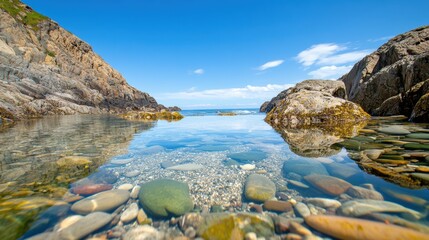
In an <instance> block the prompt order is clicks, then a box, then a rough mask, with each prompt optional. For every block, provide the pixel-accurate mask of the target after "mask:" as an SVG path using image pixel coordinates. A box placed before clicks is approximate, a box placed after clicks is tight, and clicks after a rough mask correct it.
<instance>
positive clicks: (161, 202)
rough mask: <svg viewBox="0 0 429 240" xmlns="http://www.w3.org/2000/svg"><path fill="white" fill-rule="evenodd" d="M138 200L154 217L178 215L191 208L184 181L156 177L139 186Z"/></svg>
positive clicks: (187, 188) (187, 189) (190, 200)
mask: <svg viewBox="0 0 429 240" xmlns="http://www.w3.org/2000/svg"><path fill="white" fill-rule="evenodd" d="M140 187H141V188H140V193H139V201H140V203H141V205H142V206H143V208H144V210H145V211H147V212H148V213H150V214H152V215H154V216H156V217H168V216H169V215H174V216H180V215H183V214H185V213H186V212H189V211H190V210H192V208H193V203H192V199H191V197H190V195H189V187H188V185H187V184H186V183H183V182H178V181H174V180H170V179H157V180H154V181H151V182H148V183H144V184H142V185H141V186H140Z"/></svg>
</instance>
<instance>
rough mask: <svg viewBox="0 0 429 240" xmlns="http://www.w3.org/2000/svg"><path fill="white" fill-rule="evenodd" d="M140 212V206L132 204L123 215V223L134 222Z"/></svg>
mask: <svg viewBox="0 0 429 240" xmlns="http://www.w3.org/2000/svg"><path fill="white" fill-rule="evenodd" d="M138 212H139V206H138V205H137V203H131V205H130V206H129V207H128V208H127V209H125V211H124V212H123V213H122V214H121V221H122V222H124V223H128V222H131V221H133V220H134V219H136V218H137V214H138Z"/></svg>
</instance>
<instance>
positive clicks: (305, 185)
mask: <svg viewBox="0 0 429 240" xmlns="http://www.w3.org/2000/svg"><path fill="white" fill-rule="evenodd" d="M287 182H288V183H290V184H291V185H293V186H295V187H300V188H310V187H309V186H308V185H307V184H304V183H302V182H300V181H295V180H288V181H287Z"/></svg>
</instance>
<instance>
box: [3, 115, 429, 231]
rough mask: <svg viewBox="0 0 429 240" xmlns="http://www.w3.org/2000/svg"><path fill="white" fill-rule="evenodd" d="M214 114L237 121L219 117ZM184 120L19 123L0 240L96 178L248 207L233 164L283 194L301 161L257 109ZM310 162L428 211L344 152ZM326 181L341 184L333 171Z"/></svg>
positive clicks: (10, 150)
mask: <svg viewBox="0 0 429 240" xmlns="http://www.w3.org/2000/svg"><path fill="white" fill-rule="evenodd" d="M219 111H221V112H235V113H236V114H237V115H236V116H217V113H218V112H219ZM182 113H183V115H185V118H184V119H182V120H181V121H177V122H166V121H158V122H156V123H148V122H131V121H124V120H121V119H117V118H115V117H112V116H56V117H48V118H45V119H40V120H34V121H29V122H22V123H18V124H17V125H16V126H14V127H13V128H10V129H7V130H5V131H3V132H1V133H0V162H1V175H0V179H1V182H0V184H1V185H0V186H1V188H0V196H1V199H0V226H1V228H2V229H0V230H1V231H0V232H1V233H0V234H1V236H0V237H1V239H14V238H17V237H18V236H20V235H21V234H23V233H24V232H25V231H27V230H28V228H29V227H30V226H31V223H32V222H33V221H34V220H35V219H36V218H37V216H39V215H40V214H42V213H43V211H44V210H45V209H47V208H48V207H49V206H51V205H53V204H54V203H55V201H60V200H61V199H62V195H63V194H64V193H65V192H66V191H67V190H68V188H69V187H70V184H72V183H73V182H76V181H78V180H79V179H81V178H85V177H87V176H88V175H90V174H91V173H92V172H95V171H99V170H106V171H112V172H114V173H115V174H117V175H118V176H119V179H118V181H117V182H116V183H115V186H118V185H120V184H123V183H132V184H140V183H143V182H146V181H149V180H152V179H157V178H161V177H165V178H172V179H176V180H180V181H184V182H186V183H188V185H189V186H190V189H191V194H192V197H193V199H194V202H195V203H196V204H197V205H198V207H199V208H204V207H210V206H213V205H222V206H225V207H227V206H228V205H234V204H237V203H239V202H241V201H243V202H246V200H245V199H241V197H242V191H243V190H242V186H243V184H244V181H245V179H246V176H247V175H248V173H249V172H246V171H244V170H242V169H240V168H239V167H238V166H236V164H238V165H242V164H247V163H248V164H254V165H255V167H256V168H255V170H252V171H251V172H252V173H253V172H260V173H263V174H265V175H267V176H269V177H270V179H272V180H273V181H274V182H275V183H276V185H277V187H278V188H281V187H284V186H286V179H285V177H284V173H282V166H283V163H284V161H288V160H293V159H303V158H305V157H302V156H299V155H297V154H295V153H294V152H293V151H291V150H290V148H289V145H288V143H287V142H285V140H284V139H283V138H282V137H281V136H280V134H279V133H277V132H276V131H275V130H273V128H272V127H271V126H269V125H268V124H267V123H265V122H264V120H263V119H264V117H265V115H264V114H260V113H258V111H257V109H246V110H192V111H191V110H188V111H183V112H182ZM306 140H308V139H306ZM310 141H311V139H310ZM246 152H248V153H250V155H249V156H248V158H247V159H250V160H246V157H244V158H242V159H240V158H234V156H236V155H234V154H240V153H246ZM64 156H82V157H85V158H88V159H90V160H91V162H92V163H91V164H89V166H86V167H83V168H78V169H74V172H70V171H69V170H67V171H66V172H64V171H63V170H62V169H61V168H60V167H58V164H56V162H57V160H58V159H60V158H62V157H64ZM251 156H253V157H251ZM128 158H132V159H133V161H132V162H131V163H128V164H126V165H114V164H110V163H109V162H110V161H111V160H116V159H128ZM233 158H234V159H233ZM307 159H311V160H312V161H318V162H321V163H322V164H324V165H326V166H327V165H329V164H331V165H339V166H346V167H347V168H348V169H352V170H354V171H355V172H356V174H353V176H351V177H348V178H345V180H347V181H348V182H350V183H351V184H353V185H361V184H365V183H371V184H373V185H374V187H375V189H376V190H377V191H379V192H381V193H382V194H383V196H384V197H385V200H387V201H392V202H396V203H399V204H401V205H403V206H405V207H408V208H411V209H414V210H417V211H420V212H423V211H426V210H425V208H426V207H427V206H421V205H418V204H415V203H412V201H411V202H410V201H404V200H401V199H399V198H397V197H394V196H392V194H389V193H388V192H390V191H394V192H397V193H401V194H404V195H408V196H412V197H418V198H421V199H425V200H426V201H429V190H428V189H427V188H421V189H408V188H404V187H401V186H399V185H396V184H394V183H390V182H387V181H385V180H383V179H382V178H380V177H377V176H375V175H371V174H367V173H366V172H364V171H362V170H361V169H360V168H359V166H358V165H357V164H356V162H355V161H354V160H352V159H350V157H349V156H348V152H347V151H346V150H345V149H342V150H338V151H336V153H335V154H334V155H331V156H324V157H315V158H307ZM161 163H163V164H165V163H170V164H171V163H172V164H183V163H192V164H197V165H200V166H202V168H201V169H199V170H195V171H173V170H168V169H165V168H163V166H162V164H161ZM164 167H165V166H164ZM328 169H330V168H328ZM130 171H139V174H138V175H136V176H133V177H125V176H124V175H125V174H126V173H127V172H130ZM330 174H331V175H332V176H336V177H340V178H344V177H343V176H341V174H339V173H338V172H335V171H331V172H330ZM289 188H290V189H292V190H294V191H295V194H296V196H303V197H329V196H326V195H324V194H322V193H320V192H319V191H316V190H315V189H313V188H310V189H307V190H304V189H301V188H294V187H293V186H291V185H290V184H289ZM17 193H18V194H17ZM329 198H332V197H329ZM56 217H57V215H55V214H53V215H52V219H53V220H52V223H50V224H47V225H46V226H52V224H55V223H56V221H58V220H59V219H56ZM425 221H427V218H426V220H425V219H423V220H422V222H421V223H423V224H425V225H429V224H428V223H427V222H425ZM40 230H41V231H43V229H40Z"/></svg>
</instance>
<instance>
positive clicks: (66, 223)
mask: <svg viewBox="0 0 429 240" xmlns="http://www.w3.org/2000/svg"><path fill="white" fill-rule="evenodd" d="M82 218H83V216H81V215H73V216H70V217H67V218H65V219H64V220H62V221H61V223H60V224H59V228H58V231H61V230H63V229H65V228H67V227H70V226H71V225H73V224H74V223H76V222H77V221H79V220H81V219H82Z"/></svg>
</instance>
